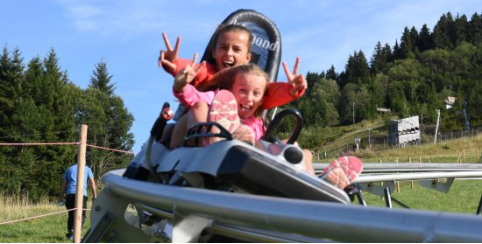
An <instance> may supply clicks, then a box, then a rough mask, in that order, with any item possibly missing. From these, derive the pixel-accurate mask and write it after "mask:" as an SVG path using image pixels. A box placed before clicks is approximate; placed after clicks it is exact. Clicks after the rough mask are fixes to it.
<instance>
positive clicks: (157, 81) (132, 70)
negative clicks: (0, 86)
mask: <svg viewBox="0 0 482 244" xmlns="http://www.w3.org/2000/svg"><path fill="white" fill-rule="evenodd" d="M0 9H1V14H0V44H1V45H2V46H4V45H7V47H8V49H9V50H10V51H11V50H13V48H16V47H18V48H19V49H20V51H21V52H22V56H23V58H24V63H27V62H28V61H29V60H30V59H32V58H33V57H36V56H39V57H41V58H43V57H45V56H46V54H47V53H48V52H49V50H50V49H51V48H54V49H55V51H56V53H57V55H58V58H59V64H60V66H61V69H62V70H67V72H68V76H69V79H70V80H71V81H72V82H73V83H75V84H76V85H78V86H79V87H81V88H86V87H87V86H88V84H89V80H90V76H91V75H92V72H93V70H94V67H95V65H96V64H97V63H98V62H100V61H104V62H106V63H107V68H108V71H109V73H110V74H111V75H113V78H112V81H113V82H114V83H116V90H115V92H116V94H117V95H119V96H121V97H122V98H123V100H124V102H125V105H126V107H127V109H128V110H129V112H131V113H132V114H133V115H134V117H135V121H134V125H133V126H132V129H131V132H132V133H134V135H135V140H136V144H135V146H134V151H135V152H138V151H139V150H140V148H141V145H142V144H143V143H144V142H145V141H146V140H147V139H148V136H149V131H150V128H151V126H152V124H153V122H154V120H155V118H156V117H157V115H158V113H159V110H160V108H161V106H162V104H163V103H164V102H165V101H168V102H170V103H171V106H174V107H176V106H177V103H176V102H175V99H174V97H173V96H172V94H171V85H172V81H173V79H172V77H171V76H170V75H167V74H166V73H165V72H164V71H163V70H162V69H161V68H158V67H157V58H158V56H159V51H160V50H161V49H164V48H165V46H164V42H163V40H162V35H161V34H162V32H163V31H165V32H167V34H168V36H169V37H170V39H171V41H172V42H173V44H174V41H175V38H176V36H181V37H182V43H181V48H180V57H186V58H191V57H192V56H193V54H194V52H199V53H201V54H202V53H203V52H204V49H205V47H206V44H207V42H208V40H209V38H210V37H211V35H212V33H213V32H214V30H215V28H216V26H217V25H218V24H219V23H220V22H221V21H222V20H223V19H224V18H226V17H227V16H228V15H229V14H230V13H232V12H234V11H236V10H238V9H254V10H256V11H258V12H261V13H263V14H264V15H266V16H267V17H268V18H270V19H271V20H272V21H273V22H275V23H276V25H277V26H278V29H279V30H280V33H281V37H282V53H283V56H282V60H284V61H286V62H287V63H288V65H290V66H292V65H293V63H294V61H295V58H296V57H297V56H299V57H300V58H301V65H300V71H301V73H304V74H306V73H307V72H308V71H311V72H321V71H323V70H327V69H328V68H330V66H331V65H332V64H333V65H334V66H335V69H336V71H337V72H340V71H342V70H343V69H344V66H345V64H346V61H347V60H348V56H349V55H350V54H353V52H354V51H359V50H362V51H363V52H364V53H365V55H366V56H367V58H369V57H371V55H372V52H373V48H374V47H375V44H376V43H377V42H378V41H381V42H382V44H385V43H389V44H390V45H391V46H393V44H394V43H395V40H396V39H399V38H400V36H401V34H402V31H403V29H404V27H406V26H408V27H409V28H411V27H412V26H415V27H416V28H417V29H418V30H420V28H421V27H422V25H423V24H427V25H428V27H429V28H430V30H432V29H433V26H434V25H435V24H436V23H437V21H438V19H439V18H440V16H441V15H442V14H443V13H447V12H448V11H450V12H451V13H452V14H453V15H454V16H455V15H456V14H457V13H458V14H460V15H462V14H465V15H466V16H467V17H468V18H469V19H470V17H471V16H472V15H473V14H474V13H476V12H477V13H479V14H480V13H481V12H482V4H481V3H480V1H477V0H442V1H440V0H402V1H387V0H363V1H355V0H352V1H348V0H328V1H321V0H319V1H317V0H306V1H274V0H269V1H262V0H243V1H229V0H190V1H187V0H177V1H173V0H171V1H167V0H138V1H130V0H78V1H77V0H44V1H38V0H15V1H13V0H0ZM278 79H279V80H285V76H284V74H282V73H280V74H279V76H278Z"/></svg>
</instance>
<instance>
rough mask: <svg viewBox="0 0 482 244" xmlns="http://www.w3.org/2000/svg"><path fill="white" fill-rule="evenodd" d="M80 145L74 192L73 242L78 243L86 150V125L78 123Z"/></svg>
mask: <svg viewBox="0 0 482 244" xmlns="http://www.w3.org/2000/svg"><path fill="white" fill-rule="evenodd" d="M79 138H80V145H79V149H78V152H77V188H76V193H75V208H76V209H75V215H74V216H75V218H74V243H80V234H81V233H82V210H83V208H84V206H82V205H83V200H84V170H85V155H86V152H87V125H80V135H79Z"/></svg>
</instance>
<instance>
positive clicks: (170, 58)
mask: <svg viewBox="0 0 482 244" xmlns="http://www.w3.org/2000/svg"><path fill="white" fill-rule="evenodd" d="M162 38H163V39H164V43H165V44H166V48H167V50H161V53H160V56H159V59H158V65H159V67H161V66H162V67H163V68H164V69H165V70H166V71H167V72H169V73H171V74H173V73H174V72H176V70H177V65H176V64H174V62H175V61H176V60H177V55H178V53H179V46H181V37H180V36H178V37H177V40H176V46H174V49H172V46H171V42H169V38H167V34H166V32H162Z"/></svg>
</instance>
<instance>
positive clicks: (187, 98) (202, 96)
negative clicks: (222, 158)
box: [172, 84, 264, 141]
mask: <svg viewBox="0 0 482 244" xmlns="http://www.w3.org/2000/svg"><path fill="white" fill-rule="evenodd" d="M218 91H219V90H216V91H207V92H200V91H198V90H197V89H196V87H194V86H192V85H190V84H188V85H187V86H186V87H185V88H184V92H181V93H178V92H176V91H175V90H174V88H173V89H172V92H173V93H174V96H175V97H176V98H177V99H179V102H180V103H181V104H183V105H185V106H187V107H191V106H192V105H194V104H195V103H197V102H205V103H207V104H208V105H211V104H212V103H213V100H214V96H215V95H216V93H217V92H218ZM240 120H241V123H242V124H243V125H247V126H249V127H251V128H252V129H253V131H254V140H255V141H258V140H259V139H260V138H261V137H262V136H263V134H264V124H263V120H262V119H261V118H256V117H254V116H250V117H248V118H246V119H243V118H240Z"/></svg>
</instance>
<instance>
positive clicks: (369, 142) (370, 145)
mask: <svg viewBox="0 0 482 244" xmlns="http://www.w3.org/2000/svg"><path fill="white" fill-rule="evenodd" d="M371 130H372V128H368V146H369V148H370V151H371V150H372V141H371V140H370V131H371Z"/></svg>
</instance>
